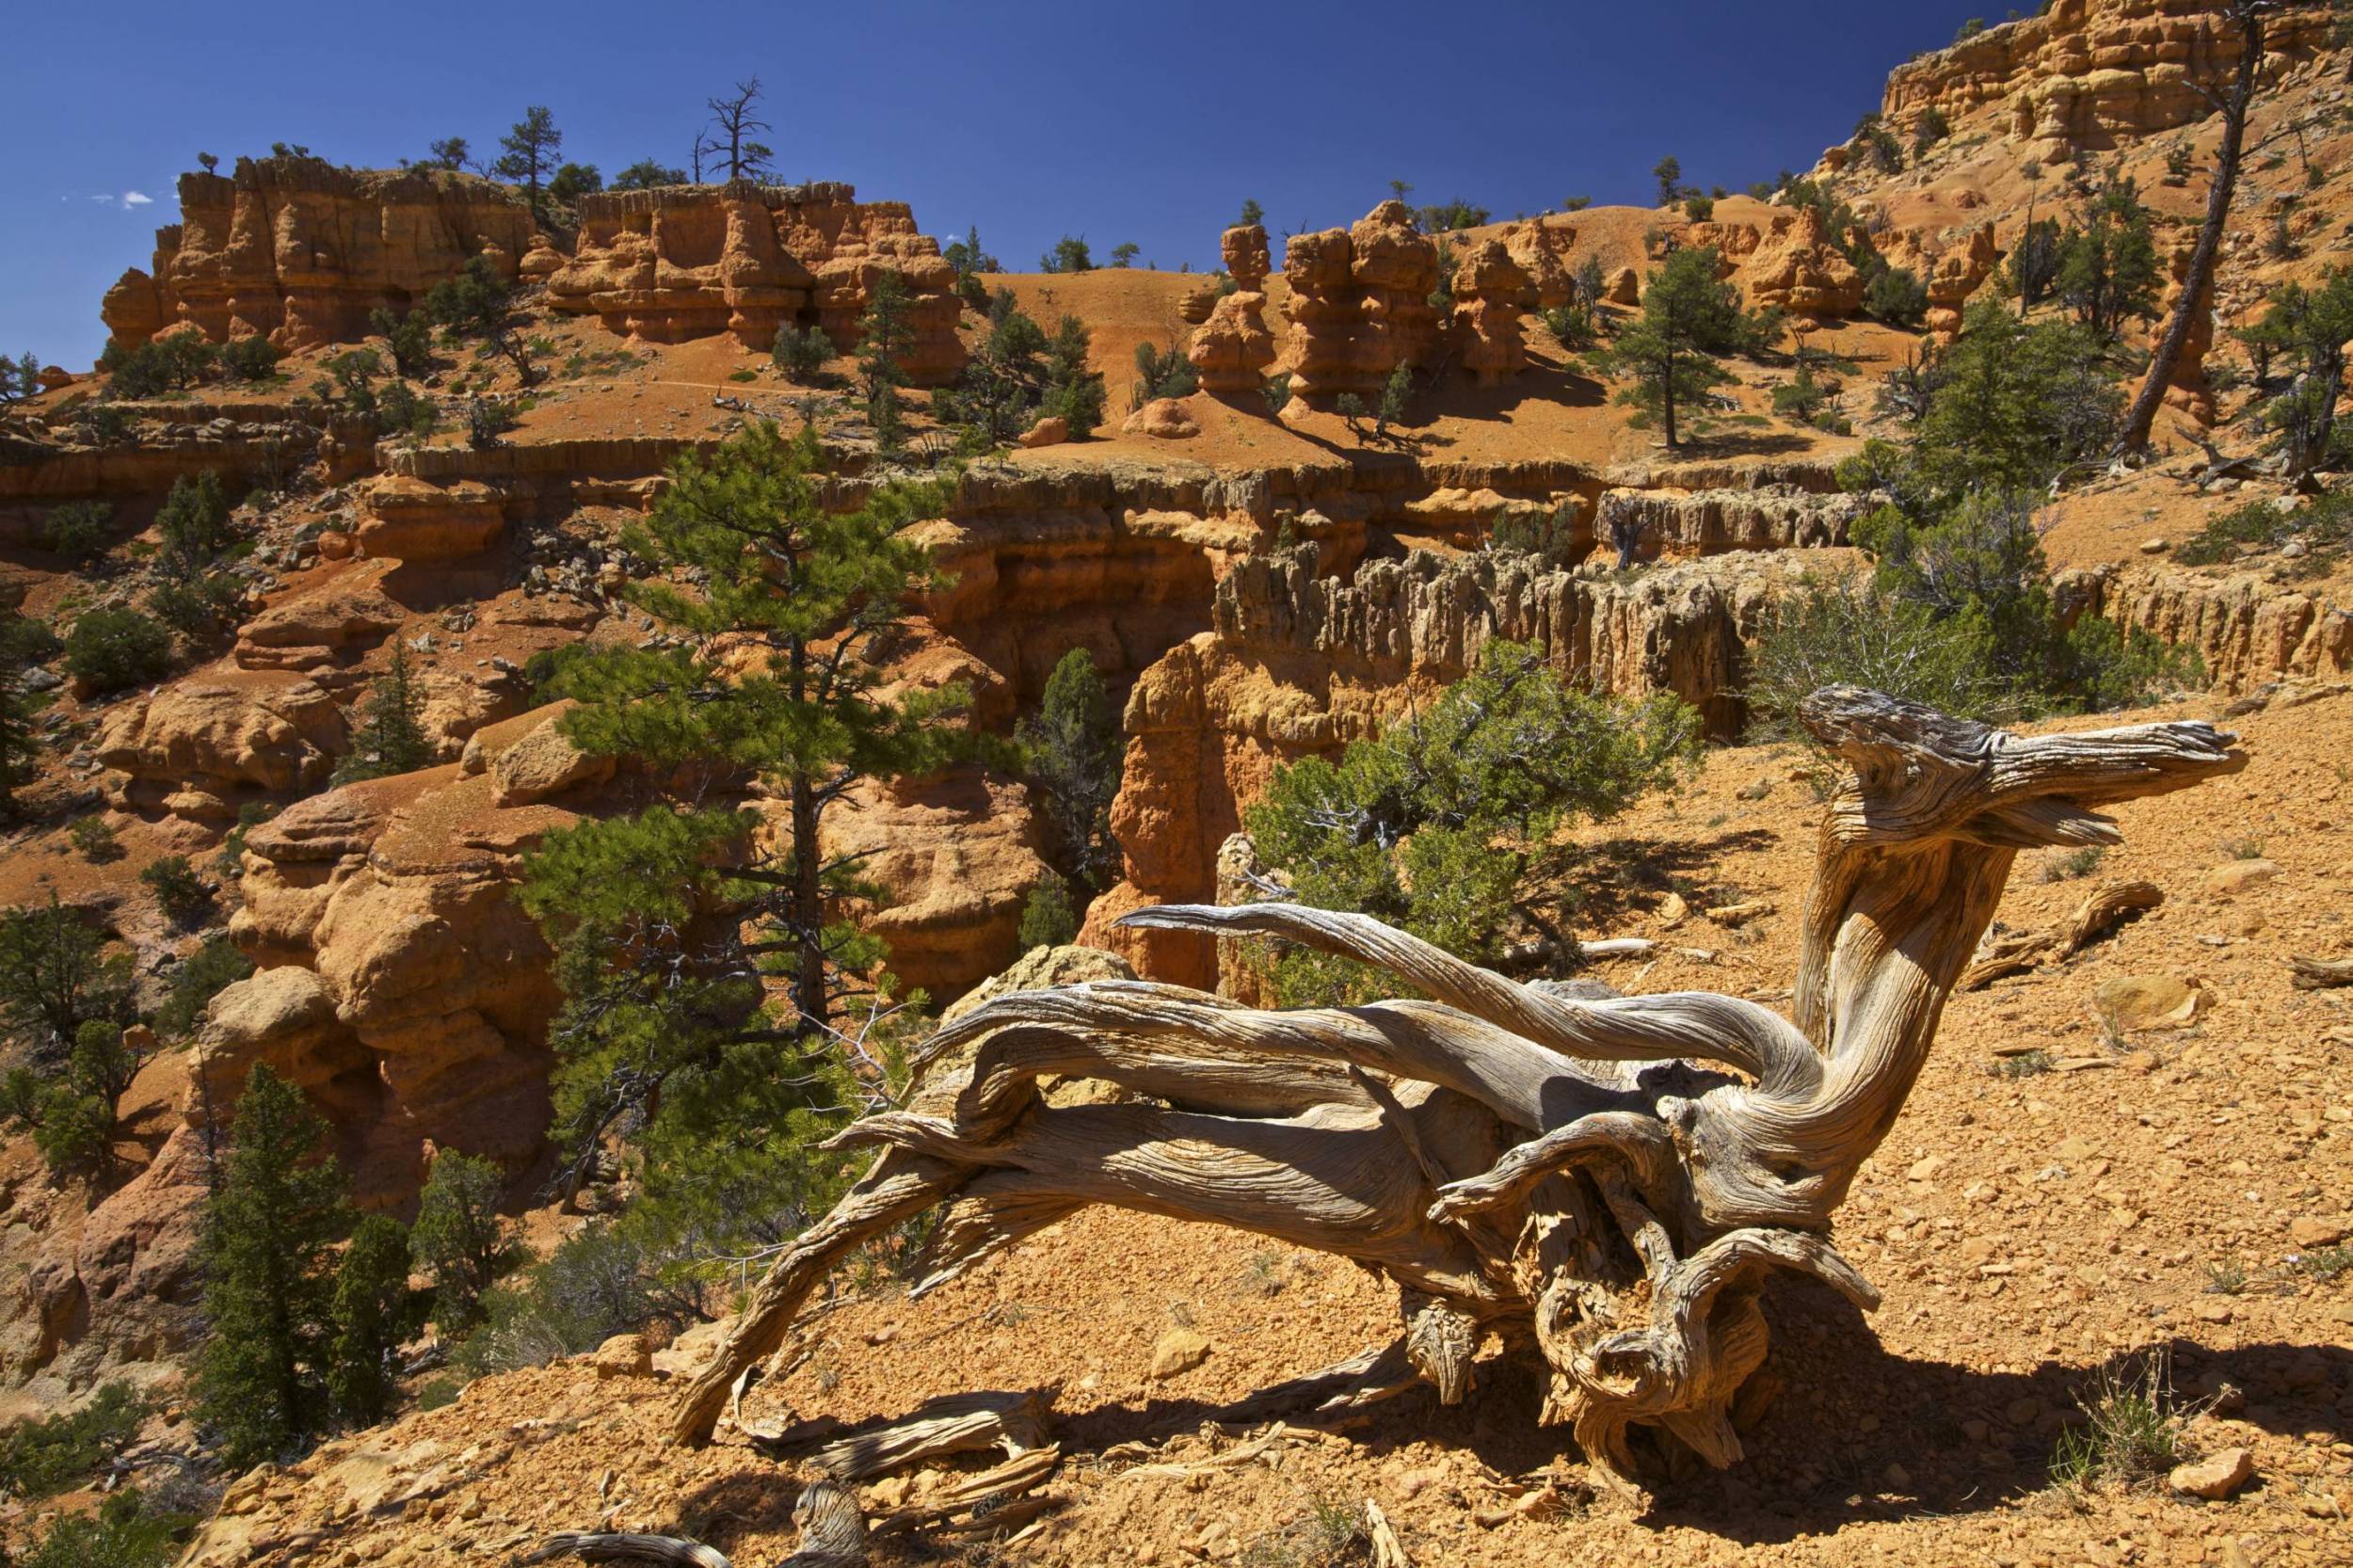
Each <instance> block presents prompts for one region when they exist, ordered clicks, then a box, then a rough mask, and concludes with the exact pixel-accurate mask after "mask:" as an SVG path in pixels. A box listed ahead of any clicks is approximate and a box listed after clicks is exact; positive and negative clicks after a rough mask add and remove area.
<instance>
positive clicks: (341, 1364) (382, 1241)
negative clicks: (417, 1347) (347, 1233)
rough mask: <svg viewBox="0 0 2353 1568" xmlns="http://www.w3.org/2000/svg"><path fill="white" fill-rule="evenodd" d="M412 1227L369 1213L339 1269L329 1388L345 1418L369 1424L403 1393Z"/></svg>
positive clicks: (362, 1220) (357, 1230) (361, 1223)
mask: <svg viewBox="0 0 2353 1568" xmlns="http://www.w3.org/2000/svg"><path fill="white" fill-rule="evenodd" d="M408 1327H409V1323H408V1231H407V1229H405V1228H404V1227H403V1226H402V1224H401V1223H400V1222H399V1221H398V1220H395V1219H393V1218H392V1216H390V1215H388V1214H367V1215H363V1216H361V1217H360V1223H359V1224H358V1225H357V1226H355V1227H354V1228H353V1230H352V1233H351V1244H350V1245H349V1246H347V1247H345V1248H344V1258H343V1263H342V1264H341V1266H339V1267H338V1268H337V1269H336V1271H335V1301H334V1330H335V1337H334V1345H333V1348H332V1350H331V1351H330V1352H329V1361H328V1378H327V1383H328V1394H329V1396H330V1397H331V1398H332V1399H333V1400H334V1406H335V1411H336V1413H337V1414H338V1415H340V1416H343V1417H344V1419H346V1420H349V1421H355V1422H357V1423H359V1424H360V1425H361V1426H370V1425H373V1424H375V1423H376V1422H377V1421H380V1420H382V1419H383V1418H384V1414H385V1412H386V1411H388V1410H390V1409H391V1408H392V1400H393V1397H394V1395H395V1394H396V1393H397V1392H398V1384H397V1383H396V1382H395V1376H396V1368H394V1366H393V1357H394V1354H395V1353H396V1352H398V1350H399V1349H400V1342H401V1341H402V1340H403V1339H405V1338H407V1337H408Z"/></svg>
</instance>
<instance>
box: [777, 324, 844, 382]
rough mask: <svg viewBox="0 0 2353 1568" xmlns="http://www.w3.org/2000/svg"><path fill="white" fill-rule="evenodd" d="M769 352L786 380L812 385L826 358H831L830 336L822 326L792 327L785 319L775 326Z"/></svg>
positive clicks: (822, 373)
mask: <svg viewBox="0 0 2353 1568" xmlns="http://www.w3.org/2000/svg"><path fill="white" fill-rule="evenodd" d="M770 353H771V354H772V355H773V356H774V357H775V359H776V368H777V369H778V370H780V371H782V372H784V378H785V379H786V380H788V381H791V382H792V383H793V384H794V385H796V386H803V387H808V386H814V385H816V384H817V381H818V380H819V378H820V377H821V376H823V375H824V369H825V361H826V360H830V359H832V358H833V339H831V338H829V337H827V336H826V335H825V329H824V328H822V327H795V326H794V325H792V323H791V322H789V321H788V322H786V323H785V324H784V325H783V326H781V327H779V328H776V344H775V345H774V346H773V347H772V348H771V349H770Z"/></svg>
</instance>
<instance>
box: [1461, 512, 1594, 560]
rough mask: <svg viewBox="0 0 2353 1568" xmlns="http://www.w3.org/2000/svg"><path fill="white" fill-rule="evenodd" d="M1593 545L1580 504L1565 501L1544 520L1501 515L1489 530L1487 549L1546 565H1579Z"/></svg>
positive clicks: (1506, 513) (1507, 513)
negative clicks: (1589, 547) (1529, 558)
mask: <svg viewBox="0 0 2353 1568" xmlns="http://www.w3.org/2000/svg"><path fill="white" fill-rule="evenodd" d="M1591 543H1592V538H1591V536H1589V535H1588V534H1587V533H1586V531H1585V528H1584V524H1583V522H1582V520H1581V519H1580V518H1579V516H1578V512H1577V503H1575V502H1573V501H1564V502H1562V503H1561V504H1560V505H1559V506H1557V507H1555V508H1554V509H1553V510H1552V512H1551V513H1550V514H1549V515H1547V516H1545V517H1541V518H1533V517H1524V516H1519V515H1516V514H1513V513H1511V512H1502V513H1498V514H1497V517H1496V520H1495V522H1494V523H1493V525H1491V526H1490V527H1489V528H1488V530H1487V548H1488V549H1490V550H1494V551H1497V552H1501V553H1503V554H1509V555H1532V556H1534V557H1535V558H1536V559H1537V560H1539V561H1542V562H1543V563H1544V564H1545V566H1547V567H1551V568H1568V567H1573V566H1575V565H1577V561H1578V560H1579V559H1581V558H1582V557H1583V555H1584V553H1585V549H1586V547H1587V546H1588V545H1589V544H1591Z"/></svg>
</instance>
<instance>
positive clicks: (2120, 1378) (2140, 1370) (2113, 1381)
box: [2051, 1351, 2189, 1486]
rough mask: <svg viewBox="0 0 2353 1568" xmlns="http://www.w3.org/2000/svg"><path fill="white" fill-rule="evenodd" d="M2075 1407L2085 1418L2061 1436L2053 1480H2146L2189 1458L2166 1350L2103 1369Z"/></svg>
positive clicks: (2085, 1483)
mask: <svg viewBox="0 0 2353 1568" xmlns="http://www.w3.org/2000/svg"><path fill="white" fill-rule="evenodd" d="M2075 1405H2076V1408H2077V1410H2078V1411H2080V1412H2081V1413H2082V1416H2083V1420H2082V1421H2081V1422H2080V1423H2078V1424H2076V1425H2075V1426H2073V1427H2071V1428H2069V1429H2068V1430H2067V1431H2066V1432H2063V1433H2061V1434H2060V1436H2059V1442H2058V1449H2057V1452H2056V1453H2055V1454H2054V1455H2053V1456H2052V1459H2051V1479H2052V1480H2055V1481H2057V1482H2058V1483H2059V1484H2060V1485H2062V1486H2090V1485H2094V1484H2098V1483H2108V1484H2113V1485H2121V1486H2132V1485H2137V1484H2141V1483H2146V1482H2150V1481H2153V1480H2156V1479H2157V1478H2158V1477H2160V1476H2162V1475H2164V1474H2165V1473H2166V1472H2167V1471H2168V1470H2170V1469H2171V1468H2173V1466H2174V1465H2176V1464H2180V1463H2182V1461H2183V1460H2185V1459H2186V1458H2188V1457H2189V1454H2188V1451H2187V1446H2186V1439H2185V1433H2184V1431H2183V1420H2182V1417H2181V1416H2180V1415H2179V1414H2178V1413H2177V1412H2176V1411H2175V1410H2174V1408H2173V1384H2172V1361H2171V1358H2170V1357H2169V1355H2167V1354H2166V1352H2163V1351H2155V1352H2151V1353H2150V1354H2149V1355H2148V1356H2147V1357H2146V1358H2145V1359H2143V1360H2141V1361H2140V1362H2138V1363H2137V1364H2133V1365H2124V1366H2112V1367H2108V1368H2104V1369H2102V1370H2101V1371H2100V1372H2099V1373H2098V1374H2096V1375H2095V1376H2094V1377H2093V1379H2092V1381H2091V1385H2090V1387H2089V1389H2088V1390H2086V1391H2084V1392H2082V1393H2079V1394H2077V1395H2076V1396H2075Z"/></svg>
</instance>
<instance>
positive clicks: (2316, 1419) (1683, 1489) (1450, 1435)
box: [1061, 1278, 2353, 1545]
mask: <svg viewBox="0 0 2353 1568" xmlns="http://www.w3.org/2000/svg"><path fill="white" fill-rule="evenodd" d="M1767 1311H1768V1316H1769V1319H1770V1320H1771V1321H1772V1325H1773V1352H1772V1355H1771V1357H1770V1358H1769V1360H1768V1361H1767V1363H1766V1365H1765V1367H1764V1368H1763V1369H1762V1370H1760V1371H1759V1372H1758V1373H1757V1374H1756V1375H1757V1376H1758V1377H1760V1378H1768V1379H1771V1380H1773V1381H1774V1382H1775V1383H1776V1384H1778V1387H1779V1392H1778V1393H1777V1395H1775V1397H1774V1398H1773V1399H1772V1400H1771V1401H1770V1403H1769V1404H1768V1405H1767V1406H1766V1407H1765V1409H1764V1411H1763V1413H1762V1415H1761V1416H1759V1417H1758V1418H1756V1419H1755V1420H1754V1421H1753V1424H1751V1425H1750V1426H1749V1427H1748V1428H1747V1429H1745V1431H1744V1432H1743V1433H1742V1440H1743V1442H1744V1444H1745V1445H1746V1447H1747V1449H1748V1457H1747V1458H1746V1459H1744V1460H1743V1461H1742V1462H1741V1463H1739V1464H1736V1465H1734V1466H1733V1467H1732V1468H1731V1469H1729V1470H1723V1471H1717V1470H1711V1469H1709V1468H1708V1467H1707V1466H1706V1465H1705V1464H1703V1463H1702V1462H1700V1461H1699V1460H1698V1459H1696V1458H1695V1457H1693V1456H1691V1455H1690V1454H1689V1453H1688V1452H1685V1451H1682V1450H1680V1449H1679V1448H1677V1449H1676V1450H1675V1451H1674V1452H1673V1455H1672V1456H1662V1455H1661V1453H1660V1450H1658V1449H1657V1448H1651V1449H1650V1450H1649V1451H1648V1452H1647V1453H1644V1454H1643V1455H1642V1457H1643V1459H1644V1461H1645V1463H1648V1464H1651V1465H1652V1470H1653V1473H1652V1474H1651V1475H1650V1476H1649V1478H1648V1480H1649V1483H1650V1485H1651V1488H1652V1506H1651V1508H1650V1510H1649V1512H1647V1513H1646V1514H1645V1515H1644V1518H1645V1520H1646V1522H1648V1523H1650V1524H1653V1525H1657V1526H1662V1527H1663V1526H1670V1525H1673V1526H1679V1527H1681V1528H1687V1529H1694V1530H1703V1531H1705V1532H1707V1533H1709V1534H1712V1535H1718V1536H1721V1537H1723V1538H1724V1539H1726V1540H1731V1541H1737V1542H1739V1543H1741V1544H1752V1545H1753V1544H1780V1543H1784V1542H1788V1541H1793V1540H1797V1539H1800V1538H1801V1537H1806V1536H1817V1535H1823V1534H1827V1533H1829V1532H1832V1531H1834V1530H1837V1529H1839V1528H1844V1527H1846V1526H1848V1525H1851V1524H1856V1523H1861V1522H1865V1521H1873V1520H1894V1519H1902V1518H1907V1517H1913V1516H1918V1515H1921V1514H1966V1513H1973V1512H1986V1511H1989V1510H1992V1509H1994V1508H1997V1507H2001V1506H2003V1505H2005V1504H2007V1503H2009V1502H2011V1501H2014V1500H2015V1499H2017V1498H2020V1497H2023V1496H2028V1495H2031V1494H2034V1493H2039V1492H2042V1491H2046V1490H2048V1489H2049V1488H2050V1487H2051V1486H2052V1485H2053V1484H2054V1480H2053V1477H2052V1474H2051V1462H2052V1457H2053V1454H2054V1451H2055V1449H2056V1448H2057V1444H2058V1440H2059V1436H2060V1434H2061V1432H2064V1431H2065V1430H2066V1429H2067V1428H2068V1426H2069V1425H2070V1424H2071V1422H2072V1421H2073V1420H2074V1419H2076V1418H2077V1411H2078V1406H2077V1404H2076V1400H2077V1399H2078V1397H2079V1396H2081V1397H2087V1398H2088V1397H2089V1389H2090V1387H2091V1384H2093V1382H2094V1380H2095V1379H2096V1378H2097V1376H2098V1375H2099V1373H2100V1371H2101V1370H2102V1368H2100V1367H2099V1366H2096V1365H2079V1364H2074V1363H2069V1362H2062V1361H2054V1360H2047V1359H2046V1360H2044V1361H2042V1362H2041V1364H2040V1365H2038V1366H2036V1367H2035V1368H2033V1369H2031V1370H2030V1371H2026V1372H2023V1373H2013V1372H2008V1371H1985V1370H1979V1369H1977V1368H1970V1367H1965V1366H1960V1365H1956V1364H1954V1363H1951V1362H1947V1361H1943V1360H1937V1359H1931V1358H1915V1357H1913V1356H1908V1355H1905V1354H1901V1353H1898V1352H1893V1351H1890V1350H1889V1349H1887V1347H1886V1346H1885V1345H1884V1344H1882V1343H1881V1340H1880V1339H1879V1338H1878V1336H1877V1335H1876V1334H1875V1333H1874V1332H1873V1331H1872V1329H1871V1327H1870V1325H1869V1323H1868V1321H1867V1320H1866V1319H1865V1317H1864V1315H1863V1314H1862V1313H1861V1312H1860V1311H1859V1310H1857V1309H1856V1308H1855V1307H1853V1306H1852V1305H1851V1304H1849V1303H1848V1302H1847V1301H1846V1300H1845V1299H1844V1298H1843V1297H1840V1296H1837V1295H1836V1294H1834V1293H1833V1292H1832V1291H1831V1290H1830V1289H1829V1288H1827V1287H1824V1286H1821V1285H1818V1284H1816V1283H1815V1282H1813V1281H1809V1280H1800V1279H1794V1278H1791V1279H1783V1280H1777V1281H1775V1282H1774V1283H1773V1285H1772V1287H1771V1288H1769V1290H1768V1292H1767ZM2152 1351H2161V1352H2167V1353H2169V1355H2170V1357H2171V1361H2172V1382H2173V1386H2174V1388H2175V1389H2176V1391H2177V1406H2178V1408H2179V1409H2180V1410H2181V1411H2182V1412H2183V1413H2185V1414H2187V1413H2191V1412H2194V1411H2195V1410H2196V1409H2198V1408H2199V1407H2200V1403H2201V1399H2202V1397H2203V1395H2202V1392H2201V1391H2202V1390H2207V1389H2211V1388H2212V1387H2213V1386H2214V1385H2215V1384H2217V1382H2227V1383H2229V1384H2233V1385H2234V1386H2235V1387H2237V1388H2239V1389H2241V1390H2243V1391H2244V1395H2245V1399H2246V1404H2245V1407H2244V1409H2242V1410H2240V1411H2238V1412H2236V1413H2235V1415H2234V1416H2233V1418H2234V1419H2237V1420H2242V1421H2247V1422H2249V1423H2252V1424H2253V1425H2255V1426H2258V1427H2260V1428H2262V1429H2263V1430H2265V1431H2266V1432H2275V1433H2280V1434H2307V1433H2312V1432H2323V1431H2325V1432H2329V1433H2330V1434H2331V1435H2332V1436H2334V1437H2337V1438H2342V1437H2343V1436H2344V1435H2345V1432H2347V1431H2348V1430H2353V1349H2347V1348H2345V1347H2343V1346H2337V1345H2297V1344H2288V1343H2281V1342H2266V1343H2263V1344H2254V1345H2243V1346H2238V1347H2234V1348H2232V1349H2227V1350H2223V1349H2215V1348H2211V1347H2209V1346H2206V1345H2204V1344H2201V1343H2200V1342H2199V1341H2197V1340H2195V1339H2192V1338H2185V1337H2175V1338H2174V1339H2172V1340H2170V1341H2160V1342H2157V1343H2156V1344H2153V1345H2152V1346H2151V1347H2149V1348H2148V1350H2144V1351H2142V1352H2137V1355H2136V1356H2134V1357H2131V1358H2123V1357H2120V1358H2119V1360H2118V1361H2117V1362H2113V1363H2110V1365H2111V1366H2119V1367H2121V1366H2124V1365H2129V1364H2130V1362H2131V1361H2132V1360H2137V1359H2138V1356H2140V1355H2146V1354H2148V1353H2150V1352H2152ZM1478 1372H1479V1383H1478V1385H1477V1386H1476V1388H1475V1389H1474V1391H1473V1393H1472V1395H1471V1397H1470V1399H1469V1400H1466V1401H1465V1403H1464V1404H1463V1405H1460V1406H1457V1407H1455V1408H1453V1409H1445V1408H1442V1407H1440V1406H1439V1405H1438V1403H1437V1402H1436V1400H1435V1397H1434V1396H1433V1394H1432V1393H1431V1392H1429V1391H1428V1390H1426V1389H1417V1390H1415V1391H1412V1392H1409V1393H1406V1394H1402V1395H1400V1396H1398V1397H1397V1398H1396V1399H1394V1400H1388V1401H1385V1402H1384V1403H1382V1404H1379V1405H1376V1406H1373V1407H1372V1408H1371V1409H1370V1410H1369V1411H1367V1412H1364V1413H1362V1414H1359V1415H1357V1416H1353V1417H1350V1418H1349V1419H1347V1420H1346V1421H1343V1422H1341V1423H1339V1424H1338V1425H1337V1427H1336V1428H1335V1429H1334V1430H1337V1431H1339V1432H1344V1433H1346V1434H1347V1435H1349V1436H1350V1437H1352V1438H1353V1440H1354V1441H1355V1442H1357V1443H1358V1444H1359V1445H1360V1446H1361V1447H1362V1448H1363V1450H1364V1453H1365V1457H1366V1458H1367V1459H1369V1460H1379V1459H1381V1458H1384V1457H1385V1456H1386V1455H1388V1454H1390V1453H1392V1452H1394V1451H1397V1450H1400V1449H1401V1448H1405V1447H1406V1446H1408V1445H1411V1444H1414V1443H1424V1442H1426V1443H1433V1444H1437V1445H1441V1446H1444V1447H1449V1448H1464V1449H1466V1450H1468V1451H1470V1452H1471V1453H1473V1454H1475V1455H1476V1456H1477V1457H1478V1458H1479V1460H1480V1461H1481V1463H1482V1464H1485V1465H1486V1466H1487V1467H1488V1468H1489V1469H1490V1470H1491V1471H1493V1472H1495V1473H1497V1474H1498V1475H1503V1476H1529V1475H1531V1474H1533V1473H1535V1472H1538V1471H1542V1470H1545V1469H1546V1468H1547V1467H1549V1466H1552V1465H1554V1464H1557V1463H1561V1462H1568V1463H1575V1462H1576V1461H1577V1459H1578V1457H1579V1455H1578V1452H1577V1447H1576V1444H1575V1443H1574V1442H1573V1441H1572V1440H1571V1439H1570V1436H1569V1433H1568V1431H1567V1429H1566V1428H1564V1427H1544V1426H1540V1425H1538V1424H1537V1415H1538V1411H1539V1409H1540V1407H1541V1404H1542V1400H1543V1393H1544V1383H1545V1368H1543V1367H1542V1366H1541V1365H1540V1364H1539V1363H1538V1362H1537V1361H1536V1360H1535V1358H1534V1356H1533V1354H1532V1353H1529V1352H1523V1353H1518V1354H1513V1355H1507V1356H1502V1357H1495V1356H1491V1357H1490V1358H1489V1359H1487V1360H1483V1361H1481V1363H1480V1364H1479V1368H1478ZM1230 1408H1231V1407H1221V1406H1218V1405H1213V1404H1208V1403H1204V1402H1201V1401H1190V1400H1172V1401H1161V1400H1153V1401H1150V1402H1148V1403H1147V1404H1145V1405H1144V1406H1143V1407H1142V1408H1141V1409H1138V1408H1136V1407H1132V1406H1106V1407H1102V1408H1099V1409H1097V1410H1095V1411H1091V1412H1088V1413H1086V1414H1085V1415H1083V1416H1077V1417H1074V1418H1071V1419H1068V1420H1065V1421H1064V1422H1063V1423H1062V1428H1061V1431H1062V1435H1063V1440H1064V1444H1065V1451H1067V1452H1070V1453H1072V1454H1074V1455H1078V1454H1084V1453H1087V1452H1090V1451H1096V1450H1098V1449H1099V1448H1106V1447H1109V1446H1110V1445H1111V1444H1112V1443H1117V1442H1126V1441H1130V1440H1133V1439H1137V1438H1150V1437H1155V1436H1158V1437H1169V1436H1176V1435H1180V1434H1183V1433H1187V1432H1195V1431H1198V1430H1199V1429H1200V1427H1201V1426H1202V1424H1203V1423H1205V1422H1216V1421H1220V1420H1222V1419H1224V1418H1225V1417H1224V1416H1223V1414H1222V1413H1223V1412H1224V1411H1225V1410H1226V1409H1230ZM1295 1419H1296V1418H1295ZM1978 1423H1983V1425H1982V1428H1980V1427H1979V1425H1978ZM1298 1424H1306V1425H1314V1424H1316V1423H1314V1422H1311V1421H1308V1422H1299V1423H1298ZM1973 1434H1978V1435H1973ZM1637 1435H1638V1449H1639V1441H1640V1435H1641V1434H1640V1432H1639V1430H1638V1434H1637ZM2257 1484H2261V1483H2260V1482H2258V1483H2257Z"/></svg>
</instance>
